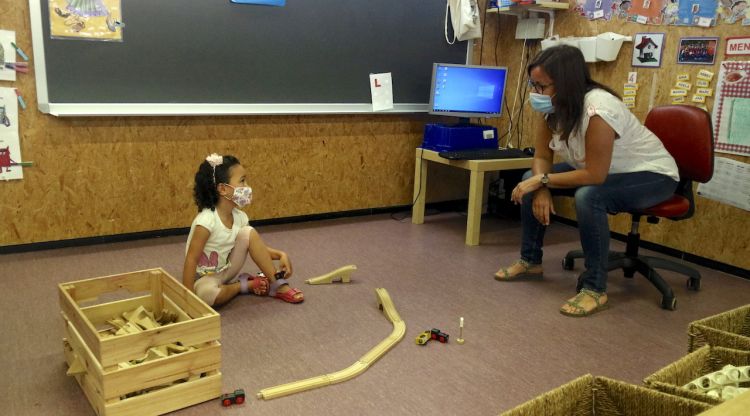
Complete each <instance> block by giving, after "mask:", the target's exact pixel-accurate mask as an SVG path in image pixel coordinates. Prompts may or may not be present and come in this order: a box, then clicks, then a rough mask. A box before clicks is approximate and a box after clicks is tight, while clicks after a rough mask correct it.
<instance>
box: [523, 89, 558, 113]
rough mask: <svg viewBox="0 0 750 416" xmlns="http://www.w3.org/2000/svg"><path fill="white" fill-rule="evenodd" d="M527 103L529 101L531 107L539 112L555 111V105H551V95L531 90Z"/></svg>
mask: <svg viewBox="0 0 750 416" xmlns="http://www.w3.org/2000/svg"><path fill="white" fill-rule="evenodd" d="M529 103H531V108H533V109H534V110H536V111H539V112H540V113H545V114H552V113H554V112H555V106H554V105H552V97H550V96H549V95H544V94H537V93H535V92H531V93H529Z"/></svg>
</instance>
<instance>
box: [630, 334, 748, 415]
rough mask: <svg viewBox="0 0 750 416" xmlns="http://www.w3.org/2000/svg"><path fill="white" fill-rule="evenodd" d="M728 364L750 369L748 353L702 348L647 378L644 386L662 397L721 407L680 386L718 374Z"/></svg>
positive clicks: (746, 384) (742, 385)
mask: <svg viewBox="0 0 750 416" xmlns="http://www.w3.org/2000/svg"><path fill="white" fill-rule="evenodd" d="M727 364H732V365H734V366H737V367H740V366H746V365H750V351H740V350H733V349H729V348H723V347H712V346H710V345H705V346H703V347H701V348H698V349H697V350H695V351H693V352H691V353H690V354H688V355H686V356H684V357H682V358H680V359H679V360H677V361H675V362H674V363H672V364H670V365H668V366H666V367H664V368H662V369H661V370H659V371H657V372H656V373H654V374H652V375H650V376H648V377H646V378H645V379H644V380H643V382H644V383H645V384H646V385H647V386H649V387H652V388H655V389H657V390H659V391H662V392H664V393H669V394H674V395H676V396H681V397H686V398H688V399H693V400H698V401H702V402H705V403H710V404H720V403H723V401H722V400H721V399H717V398H714V397H711V396H709V395H707V394H705V393H702V392H699V391H695V390H688V389H686V388H684V387H682V386H684V385H685V384H687V383H690V382H691V381H693V380H695V379H697V378H698V377H702V376H705V375H707V374H709V373H713V372H714V371H718V370H721V369H722V367H724V366H725V365H727ZM740 386H741V387H750V383H740Z"/></svg>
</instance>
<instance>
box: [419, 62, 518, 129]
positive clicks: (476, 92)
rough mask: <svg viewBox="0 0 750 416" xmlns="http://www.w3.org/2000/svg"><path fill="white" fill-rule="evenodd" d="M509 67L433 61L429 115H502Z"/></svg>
mask: <svg viewBox="0 0 750 416" xmlns="http://www.w3.org/2000/svg"><path fill="white" fill-rule="evenodd" d="M507 73H508V68H505V67H497V66H476V65H456V64H433V66H432V87H431V88H432V89H431V90H430V114H438V115H444V116H456V117H467V118H470V117H500V116H501V115H502V113H503V96H504V95H505V81H506V79H507Z"/></svg>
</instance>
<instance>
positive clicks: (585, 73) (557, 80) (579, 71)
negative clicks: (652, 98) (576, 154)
mask: <svg viewBox="0 0 750 416" xmlns="http://www.w3.org/2000/svg"><path fill="white" fill-rule="evenodd" d="M536 67H541V68H542V70H544V72H545V73H546V74H547V75H548V76H549V77H550V78H551V79H552V82H554V84H555V100H554V106H555V112H554V113H553V114H550V115H549V117H547V125H548V126H550V128H551V129H552V130H554V131H555V132H559V133H561V138H562V140H564V141H568V137H570V134H571V133H572V132H573V131H575V130H576V129H578V128H579V127H580V123H581V118H582V117H581V116H582V115H583V99H584V97H585V96H586V93H587V92H589V91H591V90H593V89H595V88H601V89H603V90H605V91H607V92H609V93H610V94H612V95H614V96H615V97H618V98H619V95H617V93H616V92H614V91H612V89H610V88H609V87H607V86H605V85H603V84H600V83H598V82H596V81H594V80H593V79H591V74H590V73H589V68H588V67H587V66H586V61H585V59H584V58H583V54H582V53H581V51H580V50H579V49H578V48H575V47H573V46H569V45H559V46H553V47H551V48H548V49H545V50H543V51H542V52H541V53H539V55H537V56H536V58H534V60H533V61H532V62H531V63H530V64H529V66H528V68H527V74H528V75H529V76H531V71H532V70H533V69H534V68H536Z"/></svg>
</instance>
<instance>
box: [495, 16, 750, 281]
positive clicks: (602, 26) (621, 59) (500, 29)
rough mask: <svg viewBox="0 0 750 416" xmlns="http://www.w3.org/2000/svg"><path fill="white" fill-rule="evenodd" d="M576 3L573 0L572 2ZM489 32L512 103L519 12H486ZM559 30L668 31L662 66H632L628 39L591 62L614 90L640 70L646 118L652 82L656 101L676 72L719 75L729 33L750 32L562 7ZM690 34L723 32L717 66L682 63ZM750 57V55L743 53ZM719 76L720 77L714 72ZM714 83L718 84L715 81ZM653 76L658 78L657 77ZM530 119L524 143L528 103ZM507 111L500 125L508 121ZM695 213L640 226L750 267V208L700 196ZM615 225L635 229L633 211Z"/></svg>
mask: <svg viewBox="0 0 750 416" xmlns="http://www.w3.org/2000/svg"><path fill="white" fill-rule="evenodd" d="M573 4H574V2H573V3H571V7H572V5H573ZM485 24H486V25H485V33H484V34H485V36H484V40H483V42H482V48H481V49H482V52H481V58H482V62H483V63H485V64H498V65H502V66H508V67H509V68H510V69H511V71H510V73H509V77H508V90H507V93H506V100H508V103H509V104H511V105H512V100H513V97H514V95H513V91H514V88H515V85H516V82H517V80H518V77H517V74H518V72H517V71H518V64H519V63H520V58H521V56H522V50H523V41H520V40H515V39H514V37H515V36H514V35H515V28H516V18H515V17H512V16H498V15H493V14H487V15H486V19H485ZM554 31H555V33H556V34H559V35H561V36H594V35H596V34H598V33H603V32H615V33H620V34H623V35H631V36H633V35H635V34H636V33H639V32H665V33H666V36H665V42H664V46H665V48H664V52H663V56H662V66H661V68H658V69H652V68H635V67H632V66H631V58H632V52H631V50H632V43H627V42H626V43H624V44H623V47H622V49H621V50H620V54H619V55H618V59H617V60H616V61H614V62H598V63H594V64H591V65H589V68H590V70H591V72H592V77H593V78H594V79H596V80H599V81H600V82H603V83H604V84H607V85H609V86H610V87H612V88H613V89H614V90H615V91H618V92H621V91H622V84H624V83H625V82H626V80H627V75H628V72H633V71H634V72H637V73H638V83H639V85H640V88H639V91H638V97H637V102H636V105H637V106H636V109H635V110H634V113H635V114H636V116H638V117H639V118H640V119H641V120H643V119H644V118H645V115H646V113H647V112H648V108H649V98H650V96H651V93H652V90H653V88H652V85H653V86H655V92H654V98H655V99H654V105H665V104H669V103H670V98H669V89H670V87H671V86H672V85H674V83H675V80H676V76H677V74H681V73H688V74H690V77H691V81H692V82H693V83H694V82H695V76H696V74H697V73H698V71H699V70H700V69H709V70H711V71H713V72H714V73H715V74H716V75H718V72H719V62H720V61H721V60H723V59H724V56H723V53H724V45H725V38H726V37H730V36H747V35H748V30H747V27H744V28H743V27H742V26H740V25H739V24H735V25H727V24H719V26H717V27H714V28H699V27H676V26H647V25H640V24H636V23H626V22H624V21H622V20H618V19H613V20H612V21H610V22H606V21H603V20H596V21H588V20H586V19H585V18H583V17H581V16H578V15H575V14H574V13H573V12H557V13H556V15H555V23H554ZM687 36H718V37H720V38H721V39H720V47H719V54H718V55H717V59H716V63H715V64H714V65H713V66H708V65H678V64H677V63H676V61H677V45H678V40H679V39H680V38H681V37H687ZM530 48H531V49H532V51H533V52H532V54H531V55H532V56H533V55H534V53H535V52H536V51H538V50H539V45H538V43H534V44H533V45H531V46H530ZM739 58H740V59H741V58H746V60H750V57H739ZM715 78H716V77H715ZM715 78H714V82H712V85H711V87H712V88H715V87H716V82H715ZM654 79H655V80H656V81H654ZM712 106H713V98H711V99H709V101H708V107H709V109H711V108H712ZM524 111H525V113H524V115H525V120H526V121H525V122H524V123H523V124H524V126H523V133H524V134H523V145H531V144H532V141H533V139H532V136H531V132H532V131H533V129H534V127H535V126H534V120H535V119H534V118H533V117H532V113H531V110H530V108H529V107H528V105H527V106H526V108H525V110H524ZM505 119H506V118H505V117H504V118H503V120H502V121H501V123H500V124H498V125H504V123H505ZM717 155H718V156H720V157H728V158H732V159H735V160H740V161H743V162H745V163H748V162H750V158H748V157H741V156H735V155H728V154H722V153H717ZM696 199H697V207H696V215H695V216H694V217H693V218H691V219H690V220H686V221H679V222H672V221H668V220H666V221H662V222H661V223H660V224H658V225H652V224H647V225H645V226H643V227H641V228H640V231H641V234H642V238H643V239H644V240H647V241H651V242H654V243H657V244H662V245H665V246H668V247H672V248H675V249H677V250H682V251H685V252H688V253H692V254H695V255H699V256H703V257H707V258H710V259H713V260H717V261H720V262H723V263H727V264H731V265H734V266H737V267H741V268H745V269H748V268H750V258H749V257H748V256H747V253H748V252H750V237H749V236H748V233H747V232H746V230H747V229H750V213H748V212H747V211H744V210H741V209H739V208H735V207H732V206H729V205H726V204H721V203H718V202H715V201H712V200H708V199H705V198H702V197H697V198H696ZM556 206H557V209H558V213H559V214H561V215H563V216H565V217H568V218H575V209H574V208H573V205H572V199H570V198H559V199H558V200H557V201H556ZM611 218H612V219H611V225H612V230H613V231H616V232H619V233H623V234H626V233H627V232H628V230H629V229H630V217H629V216H627V215H618V216H615V217H611Z"/></svg>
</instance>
